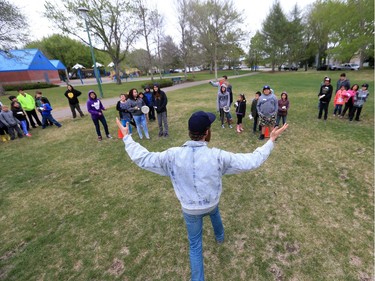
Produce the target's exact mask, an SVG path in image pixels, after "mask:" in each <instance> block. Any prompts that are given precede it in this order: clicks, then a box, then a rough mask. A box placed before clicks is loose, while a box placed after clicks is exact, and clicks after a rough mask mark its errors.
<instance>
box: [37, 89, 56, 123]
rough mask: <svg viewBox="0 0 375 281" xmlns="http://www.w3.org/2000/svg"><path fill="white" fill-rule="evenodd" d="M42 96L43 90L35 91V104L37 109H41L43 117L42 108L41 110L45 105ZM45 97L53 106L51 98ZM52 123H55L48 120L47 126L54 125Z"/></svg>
mask: <svg viewBox="0 0 375 281" xmlns="http://www.w3.org/2000/svg"><path fill="white" fill-rule="evenodd" d="M42 98H43V94H42V92H41V91H35V106H36V109H37V110H38V111H39V113H40V115H41V116H42V118H43V114H42V110H40V108H41V107H43V104H42ZM44 98H45V99H46V100H47V103H48V104H49V105H50V106H51V107H52V105H51V103H50V102H49V100H48V99H47V98H46V97H44ZM42 123H43V122H42ZM52 125H53V123H52V122H50V121H49V120H47V123H46V126H52Z"/></svg>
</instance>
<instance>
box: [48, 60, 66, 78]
mask: <svg viewBox="0 0 375 281" xmlns="http://www.w3.org/2000/svg"><path fill="white" fill-rule="evenodd" d="M50 62H51V63H52V65H53V66H54V67H55V68H56V69H57V70H58V72H59V75H60V77H61V78H60V79H61V80H63V81H64V82H68V83H69V75H68V70H67V69H66V66H65V65H64V64H63V63H62V62H61V61H59V60H50ZM64 78H66V79H64Z"/></svg>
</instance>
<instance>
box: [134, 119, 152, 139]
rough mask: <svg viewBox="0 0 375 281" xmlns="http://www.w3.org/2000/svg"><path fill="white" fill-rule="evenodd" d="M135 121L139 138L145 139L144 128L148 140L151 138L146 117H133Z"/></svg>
mask: <svg viewBox="0 0 375 281" xmlns="http://www.w3.org/2000/svg"><path fill="white" fill-rule="evenodd" d="M133 119H134V121H135V124H137V132H138V135H139V138H140V139H142V138H143V135H142V128H143V132H144V133H145V136H146V138H147V139H149V138H150V136H149V134H148V128H147V121H146V115H144V114H142V115H137V116H136V115H133Z"/></svg>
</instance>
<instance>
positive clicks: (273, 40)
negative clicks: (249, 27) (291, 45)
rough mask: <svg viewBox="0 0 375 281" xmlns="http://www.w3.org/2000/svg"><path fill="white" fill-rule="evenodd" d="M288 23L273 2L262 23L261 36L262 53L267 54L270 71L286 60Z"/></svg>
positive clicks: (279, 7) (276, 4)
mask: <svg viewBox="0 0 375 281" xmlns="http://www.w3.org/2000/svg"><path fill="white" fill-rule="evenodd" d="M287 26H288V21H287V19H286V16H285V14H284V12H283V10H282V8H281V6H280V2H278V1H277V2H275V3H274V4H273V6H272V8H271V11H270V13H269V14H268V15H267V17H266V19H265V20H264V22H263V23H262V31H261V33H262V35H263V37H264V43H265V45H264V51H265V53H266V54H268V61H269V62H270V63H271V67H272V71H274V70H275V66H276V65H280V64H282V63H283V62H284V61H285V60H286V59H287V52H286V47H287V41H286V37H287V33H288V31H287V30H288V29H287Z"/></svg>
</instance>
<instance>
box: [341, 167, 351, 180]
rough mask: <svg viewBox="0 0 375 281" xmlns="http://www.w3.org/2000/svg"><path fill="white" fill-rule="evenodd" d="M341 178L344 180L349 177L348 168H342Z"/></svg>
mask: <svg viewBox="0 0 375 281" xmlns="http://www.w3.org/2000/svg"><path fill="white" fill-rule="evenodd" d="M339 178H340V179H342V180H347V179H349V176H348V170H346V169H342V170H341V173H340V176H339Z"/></svg>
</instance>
